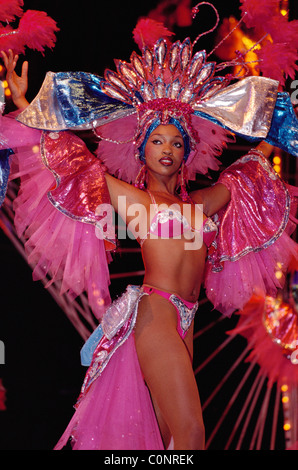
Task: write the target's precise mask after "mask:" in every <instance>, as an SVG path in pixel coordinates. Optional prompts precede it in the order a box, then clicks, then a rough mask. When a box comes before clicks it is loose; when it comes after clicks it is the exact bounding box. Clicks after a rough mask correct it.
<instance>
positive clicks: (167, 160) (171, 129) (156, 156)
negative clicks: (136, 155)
mask: <svg viewBox="0 0 298 470" xmlns="http://www.w3.org/2000/svg"><path fill="white" fill-rule="evenodd" d="M183 157H184V142H183V137H182V135H181V133H180V132H179V130H178V129H177V127H176V126H174V125H173V124H167V125H163V124H161V125H160V126H158V127H157V128H156V129H154V131H152V133H151V134H150V136H149V138H148V140H147V143H146V146H145V158H146V165H147V168H148V169H149V170H151V171H154V172H155V173H158V174H161V175H169V176H171V175H173V174H175V173H176V172H177V171H178V170H179V168H180V166H181V163H182V161H183Z"/></svg>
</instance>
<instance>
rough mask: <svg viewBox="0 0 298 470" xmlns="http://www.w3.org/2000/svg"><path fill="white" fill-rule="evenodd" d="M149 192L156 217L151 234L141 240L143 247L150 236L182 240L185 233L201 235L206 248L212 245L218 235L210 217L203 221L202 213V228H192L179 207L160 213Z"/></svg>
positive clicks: (152, 223) (151, 224)
mask: <svg viewBox="0 0 298 470" xmlns="http://www.w3.org/2000/svg"><path fill="white" fill-rule="evenodd" d="M147 192H148V194H149V196H150V198H151V201H152V203H153V206H154V210H155V215H154V217H153V219H152V220H151V222H150V228H149V232H148V233H147V234H146V235H145V237H143V238H142V239H141V240H140V245H141V246H143V244H144V242H145V241H146V240H147V239H148V238H150V235H154V236H156V237H160V238H175V237H178V238H181V237H182V235H183V234H184V233H185V232H192V233H195V232H196V233H198V234H200V235H201V238H202V241H203V242H204V243H205V244H206V246H208V247H209V246H210V245H211V243H212V242H213V240H214V238H215V236H216V234H217V225H216V224H215V223H214V222H213V221H212V219H211V218H209V217H208V218H206V219H205V220H204V221H203V213H201V214H200V218H199V219H200V222H201V226H200V228H196V227H192V226H191V225H190V224H189V222H188V221H187V219H186V218H185V217H184V215H183V214H182V213H181V211H180V210H179V207H177V208H174V207H169V208H167V209H163V210H162V211H160V210H159V209H158V204H157V203H156V200H155V198H154V196H153V194H152V193H151V192H150V191H147Z"/></svg>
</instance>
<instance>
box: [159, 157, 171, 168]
mask: <svg viewBox="0 0 298 470" xmlns="http://www.w3.org/2000/svg"><path fill="white" fill-rule="evenodd" d="M159 161H160V163H161V164H162V165H164V166H171V165H173V163H174V162H173V160H172V158H170V157H162V158H161V159H160V160H159Z"/></svg>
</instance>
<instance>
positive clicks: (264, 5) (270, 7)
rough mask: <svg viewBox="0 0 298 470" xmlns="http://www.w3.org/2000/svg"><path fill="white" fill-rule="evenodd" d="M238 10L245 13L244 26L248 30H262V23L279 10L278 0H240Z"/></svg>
mask: <svg viewBox="0 0 298 470" xmlns="http://www.w3.org/2000/svg"><path fill="white" fill-rule="evenodd" d="M240 2H241V3H242V6H241V7H240V10H241V11H242V13H246V17H245V20H244V22H245V24H246V26H247V27H248V28H259V27H261V28H263V27H264V23H266V21H267V20H268V19H269V18H272V16H273V15H274V14H276V13H277V12H278V11H279V10H278V7H279V4H280V1H279V0H261V1H260V0H240Z"/></svg>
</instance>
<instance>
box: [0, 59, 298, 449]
mask: <svg viewBox="0 0 298 470" xmlns="http://www.w3.org/2000/svg"><path fill="white" fill-rule="evenodd" d="M160 52H162V51H160ZM156 55H157V54H156ZM3 58H4V61H5V65H6V67H7V71H8V74H7V79H8V82H9V85H10V88H11V90H12V95H13V98H14V100H15V103H16V104H18V106H19V107H22V108H26V109H25V111H24V112H23V113H22V116H24V117H23V118H21V121H22V119H23V121H22V122H25V123H26V120H27V123H29V118H28V116H29V117H30V115H31V117H32V114H34V115H35V116H36V108H34V106H35V104H36V102H35V103H34V102H33V103H32V104H31V105H30V106H28V107H26V106H27V103H26V100H25V91H26V86H25V87H24V86H21V85H22V84H24V83H26V70H27V68H26V67H25V68H23V74H22V77H17V75H16V74H15V72H14V68H15V65H16V59H17V58H16V57H14V56H13V53H12V52H10V53H9V55H8V56H6V54H4V53H3ZM134 60H135V59H134ZM147 64H148V60H147ZM148 67H149V65H148ZM159 73H161V72H160V71H159ZM165 75H166V74H165ZM63 78H65V77H63ZM132 79H133V78H132ZM164 79H166V78H165V76H164ZM113 83H114V84H115V76H114V82H113ZM119 83H120V84H121V83H122V82H121V81H119V80H118V84H119ZM173 83H174V81H173V80H172V79H171V84H173ZM205 83H206V82H205ZM122 84H123V83H122ZM158 86H160V81H158V80H156V87H158ZM139 88H140V87H139ZM102 89H103V88H102ZM107 90H108V87H106V90H105V91H107ZM111 90H112V92H113V93H114V96H113V98H115V96H116V95H115V90H114V89H112V88H111ZM118 96H119V95H118ZM172 96H174V95H172ZM152 101H154V104H152ZM40 103H42V101H41V100H40V99H39V104H40ZM148 103H149V104H148ZM269 105H270V100H269ZM138 111H139V121H138V125H139V135H138V136H137V138H136V141H137V144H136V147H137V149H138V152H139V158H140V160H141V161H142V162H143V166H142V167H141V171H140V173H139V177H138V178H137V183H136V185H131V184H129V183H128V182H126V181H122V180H120V179H118V178H116V177H114V176H112V175H110V174H108V173H107V172H105V173H104V170H103V168H102V166H101V167H100V171H102V173H104V179H105V182H106V185H107V191H108V195H109V197H110V202H111V204H112V206H113V208H114V209H115V210H116V211H117V212H118V213H119V215H120V216H121V217H122V218H123V219H124V220H125V221H126V223H127V224H128V226H129V228H130V230H131V231H133V232H134V235H135V237H136V239H137V240H138V241H139V243H140V245H141V247H142V256H143V260H144V265H145V277H144V282H143V285H142V286H141V287H140V288H133V287H132V286H129V288H128V290H127V292H126V294H124V295H123V296H122V297H120V299H118V300H116V301H115V302H114V303H113V304H112V306H111V307H109V309H108V310H107V312H106V313H105V315H104V317H103V321H102V324H101V325H100V326H99V328H98V329H97V330H96V331H95V333H93V335H92V336H91V338H90V339H89V341H88V342H87V343H88V344H87V349H88V348H89V346H90V345H91V346H90V348H91V349H90V350H91V352H92V354H91V356H92V359H90V360H89V363H88V364H90V367H89V369H88V371H87V374H86V378H85V381H84V384H83V387H82V392H81V395H80V397H79V400H78V403H77V410H76V412H75V414H74V416H73V418H72V420H71V422H70V424H69V426H68V427H67V430H66V431H65V433H64V435H63V436H62V438H61V440H60V441H59V443H58V445H57V447H56V448H61V447H63V446H64V445H65V444H66V442H67V440H68V438H69V437H72V439H73V448H74V449H121V448H122V449H140V448H144V449H161V448H168V446H169V443H170V439H171V438H172V439H173V445H174V448H175V449H184V450H186V449H193V450H194V449H203V448H204V425H203V419H202V411H201V405H200V398H199V393H198V389H197V384H196V381H195V377H194V373H193V370H192V362H191V360H192V341H193V319H194V315H195V313H196V310H197V306H198V304H197V299H198V296H199V292H200V288H201V284H202V282H203V280H204V276H206V275H208V272H207V274H206V257H207V253H209V258H208V259H209V264H210V266H213V267H215V269H214V272H216V271H220V269H219V267H218V265H219V264H220V263H222V261H225V260H226V261H231V262H232V261H235V262H237V261H238V260H239V259H240V258H242V256H245V255H246V254H252V257H251V259H250V262H251V266H252V269H251V266H250V268H249V270H250V271H254V270H255V273H253V275H252V279H248V278H249V276H250V275H251V274H250V275H248V274H247V273H246V272H245V273H244V274H243V272H244V267H243V264H241V262H240V264H238V265H237V263H236V266H237V268H236V269H235V268H234V271H233V276H231V271H229V268H227V273H228V274H227V278H228V283H227V286H228V288H230V289H231V288H232V285H231V281H232V278H233V279H236V278H237V279H238V282H239V283H238V285H237V286H236V285H234V286H233V287H234V288H235V290H237V287H238V289H239V291H241V290H242V285H241V282H240V281H239V276H240V277H241V279H244V280H245V281H244V282H245V287H246V297H248V298H249V296H250V295H251V293H252V291H251V285H253V287H254V284H255V285H257V286H258V287H260V286H261V287H264V284H266V283H267V286H266V287H267V289H268V286H269V287H270V288H276V285H277V281H275V280H273V281H272V277H273V276H272V271H274V269H275V268H274V266H275V264H276V260H277V259H279V260H280V259H281V258H278V256H280V255H281V253H282V252H283V255H282V262H284V263H285V264H286V263H287V262H288V261H289V258H290V257H291V256H292V254H293V253H294V252H295V246H294V243H291V240H290V239H289V237H288V235H287V234H286V232H285V229H286V226H287V224H288V219H289V213H288V211H289V202H290V198H289V195H288V192H287V190H286V189H285V188H284V186H283V184H282V183H281V182H280V181H277V180H276V175H275V174H273V172H272V170H270V169H269V168H268V164H267V160H266V157H268V156H269V155H270V153H271V150H272V146H271V145H270V144H267V143H264V142H263V143H261V144H260V145H259V146H258V147H257V148H256V149H255V150H253V151H252V153H251V155H249V156H247V157H245V158H246V161H245V158H244V160H242V161H241V162H240V163H239V164H238V166H237V165H236V167H235V169H232V170H230V171H228V172H225V173H224V175H223V177H222V178H221V179H220V180H219V182H218V183H217V184H215V185H213V186H211V187H210V188H208V189H204V190H198V191H195V192H193V193H191V194H190V195H187V194H186V191H185V185H184V178H185V165H186V163H187V160H188V158H189V155H190V153H191V151H194V149H195V148H196V147H198V146H199V143H200V142H201V139H203V137H201V136H202V133H200V138H198V136H196V137H194V136H195V135H196V133H195V131H194V129H193V127H192V125H193V124H191V123H190V114H192V112H193V110H191V109H190V107H187V106H185V102H184V101H182V100H181V99H180V100H178V99H176V98H164V99H161V100H152V99H151V100H148V101H147V102H146V105H145V106H143V108H142V109H141V106H139V108H138ZM28 113H29V114H28ZM148 115H149V117H150V119H149V120H148ZM152 115H153V117H154V119H151V118H152ZM258 118H259V115H258ZM127 119H129V117H128V118H127ZM93 120H94V119H93ZM201 121H202V120H201ZM201 124H202V126H204V122H203V123H201ZM29 125H31V126H32V122H31V124H30V123H29ZM208 125H209V132H210V133H211V134H213V135H214V134H216V132H218V134H219V140H220V141H221V143H222V141H224V140H225V139H226V134H227V133H226V131H224V130H215V129H217V127H218V126H217V125H216V124H211V123H209V124H208ZM32 127H34V126H32ZM36 127H38V126H36ZM98 127H99V128H100V126H98ZM197 128H198V126H197ZM54 130H57V129H54ZM65 136H66V137H67V139H68V144H69V143H70V142H71V143H72V149H73V150H72V154H73V155H75V154H76V152H77V149H78V148H79V152H80V155H82V153H84V155H85V156H86V158H87V156H88V158H89V154H88V151H87V149H86V148H85V147H84V145H83V143H81V142H80V141H79V139H78V138H76V137H75V136H72V137H70V134H69V133H68V132H66V133H64V132H62V133H61V132H60V130H59V131H58V132H57V134H55V135H53V132H49V133H46V134H44V135H43V139H44V145H45V147H44V149H45V151H44V155H46V159H47V165H48V167H49V168H50V169H51V170H52V171H53V173H56V174H58V175H59V176H61V175H62V173H59V169H60V170H61V168H60V167H59V165H60V164H61V162H63V161H64V159H66V158H69V150H67V147H66V145H65V141H64V139H65ZM100 136H101V137H102V138H103V142H105V141H107V142H109V143H111V144H114V143H115V142H113V141H112V139H106V140H105V138H104V136H103V135H102V134H100ZM69 139H71V140H69ZM194 140H196V142H195V144H194V143H193V141H194ZM116 143H117V142H116ZM55 152H56V154H57V155H60V157H58V159H59V158H60V160H59V162H58V163H57V162H56V163H55V162H54V160H53V158H52V155H53V153H55ZM214 152H215V151H214ZM205 153H206V152H205ZM67 155H68V156H67ZM61 156H62V157H61ZM101 157H102V159H103V160H104V157H105V155H104V153H102V155H101ZM197 158H198V157H197ZM73 161H75V160H73ZM105 163H107V162H106V161H105ZM97 165H99V163H98V160H97ZM245 168H246V169H245ZM72 171H73V172H76V171H77V170H73V169H72V168H69V174H70V173H71V172H72ZM256 174H257V175H258V177H259V178H261V180H262V184H261V186H262V187H261V188H260V187H259V186H260V184H259V183H258V181H256ZM140 175H141V176H140ZM243 175H244V176H243ZM81 176H82V175H81ZM241 178H243V179H242V180H241ZM235 179H237V181H236V182H235V181H234V180H235ZM248 179H249V180H250V182H249V183H247V180H248ZM252 183H255V185H256V186H257V189H256V192H255V193H254V194H253V199H255V198H257V202H256V205H258V204H259V206H260V207H259V208H258V207H255V214H250V213H249V208H250V207H251V199H252V198H251V194H249V191H251V190H252V189H251V184H252ZM235 184H236V186H237V185H238V186H240V187H241V188H242V189H239V188H238V190H237V191H238V192H237V196H239V200H237V197H236V198H235V189H234V187H235ZM246 184H247V187H245V185H246ZM59 185H60V187H62V186H63V175H62V176H61V179H60V180H59ZM273 186H274V188H273ZM179 188H180V189H181V190H180V192H179V191H178V190H179ZM144 189H145V190H144ZM272 189H273V190H275V193H276V194H277V195H279V196H280V195H282V198H280V199H283V201H281V200H280V201H279V202H280V207H278V208H277V209H276V207H272V204H271V203H269V202H268V201H265V200H263V199H262V197H264V198H266V197H268V195H269V194H272ZM241 191H242V194H241ZM244 193H245V196H246V200H243V199H241V196H243V194H244ZM233 196H234V197H233ZM123 198H124V199H123ZM231 198H233V201H232V200H231ZM123 201H125V203H124V204H123ZM97 202H100V201H97ZM56 203H57V204H56V206H57V207H58V209H59V210H61V207H62V205H61V204H62V203H61V199H59V201H58V199H56ZM59 204H60V207H59ZM135 205H137V206H135ZM243 205H246V208H245V210H244V211H243ZM265 206H266V211H267V212H266V214H265V215H264V212H265V211H264V207H265ZM281 206H282V207H281ZM136 207H137V208H138V210H139V212H138V217H137V223H136V222H135V220H136V212H135V209H136ZM286 207H287V210H286ZM64 210H66V209H65V207H64ZM271 211H275V212H271ZM285 212H287V214H286V216H285ZM262 213H263V220H261V221H260V220H258V219H259V215H260V214H262ZM273 213H275V215H276V217H275V219H276V220H275V222H274V224H273V225H274V227H272V219H271V218H270V215H271V214H273ZM215 214H221V219H220V220H221V227H224V225H225V224H226V223H227V222H228V223H229V222H231V220H235V217H236V218H237V215H239V214H240V215H241V217H239V218H237V223H238V224H239V225H243V222H244V225H245V222H247V224H248V225H249V228H248V229H247V230H246V234H247V233H248V234H249V232H250V231H253V230H254V228H255V226H256V224H258V230H259V232H260V231H263V233H261V234H258V237H259V239H258V240H257V245H256V241H255V240H253V241H252V242H251V243H250V248H248V246H245V247H244V248H245V249H243V246H242V242H243V239H242V237H241V235H240V234H238V235H239V240H236V241H235V240H233V239H231V240H227V237H224V238H225V242H223V241H222V239H223V233H222V228H221V227H220V228H219V226H218V224H216V223H215V222H214V221H213V220H212V219H211V217H212V216H213V215H215ZM251 217H253V219H254V221H253V223H251V220H250V218H251ZM264 218H265V219H266V220H267V221H268V220H270V222H268V223H267V226H266V230H265V228H264V226H263V224H264ZM269 226H270V230H269ZM281 227H282V228H281ZM237 230H238V228H236V232H237ZM243 230H245V229H243ZM219 231H221V232H220V233H218V232H219ZM265 231H267V232H268V233H266V234H265V233H264V232H265ZM236 232H235V233H236ZM269 232H270V233H269ZM264 235H265V236H264ZM254 236H255V233H254ZM218 242H219V244H220V245H221V247H223V245H224V244H227V245H228V246H229V247H232V248H233V249H234V248H235V247H236V245H237V249H236V251H237V250H238V255H239V253H240V255H239V256H238V255H237V256H235V257H234V258H235V259H233V256H230V258H229V257H227V256H226V253H223V256H221V257H219V258H217V259H216V260H214V254H213V253H214V250H215V249H216V248H217V247H218V245H217V243H218ZM244 243H245V244H246V241H245V242H244ZM286 246H287V251H284V250H285V247H286ZM211 248H212V249H211ZM266 249H268V250H267V252H266V254H265V255H264V256H263V255H260V259H261V260H262V263H263V265H264V268H265V269H264V270H262V268H259V267H258V265H259V264H260V263H259V260H260V259H259V258H258V253H259V252H260V251H261V250H266ZM270 250H271V251H270ZM262 256H263V258H262ZM244 263H247V261H245V262H244ZM228 264H229V263H228ZM207 269H208V268H207ZM260 271H263V272H262V274H263V278H266V277H268V279H269V280H268V279H267V278H266V279H265V280H264V279H263V278H262V279H263V280H262V281H261V280H260V277H261V276H260ZM265 271H268V272H267V273H266V274H265ZM212 276H213V275H212V274H211V272H209V278H212ZM212 279H213V278H212ZM205 283H206V280H205ZM229 283H230V285H229ZM274 283H275V286H273V284H274ZM221 284H222V277H221V276H220V275H219V277H218V281H216V282H214V281H211V282H210V285H209V293H210V297H211V298H214V296H217V295H218V296H219V297H221V298H220V300H218V302H217V304H218V305H222V306H223V305H224V304H225V303H226V305H229V307H230V308H232V310H233V309H234V308H235V307H234V306H233V307H231V303H230V299H229V300H228V301H227V300H226V296H228V297H229V295H230V296H232V297H233V296H236V297H237V295H239V296H241V295H242V293H236V292H233V294H231V292H230V293H225V294H224V295H221V293H222V290H226V288H224V287H223V286H222V285H221ZM248 284H249V285H250V286H249V287H248ZM228 290H229V289H228ZM237 300H238V299H237ZM242 300H243V299H242ZM236 303H237V301H236ZM239 306H240V305H239ZM225 309H226V310H227V311H228V313H230V312H229V308H226V307H223V310H225ZM111 331H112V333H111ZM85 351H86V347H85V349H84V348H83V356H84V354H85ZM87 353H88V351H87ZM147 388H148V390H149V393H150V394H149V393H148V391H147ZM127 401H131V403H130V404H127V403H126V402H127ZM151 401H152V403H153V405H154V411H155V413H153V410H152V408H151ZM123 410H124V411H123ZM155 416H156V417H157V422H158V426H157V423H156V421H155ZM144 420H145V421H144ZM159 431H160V434H159Z"/></svg>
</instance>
